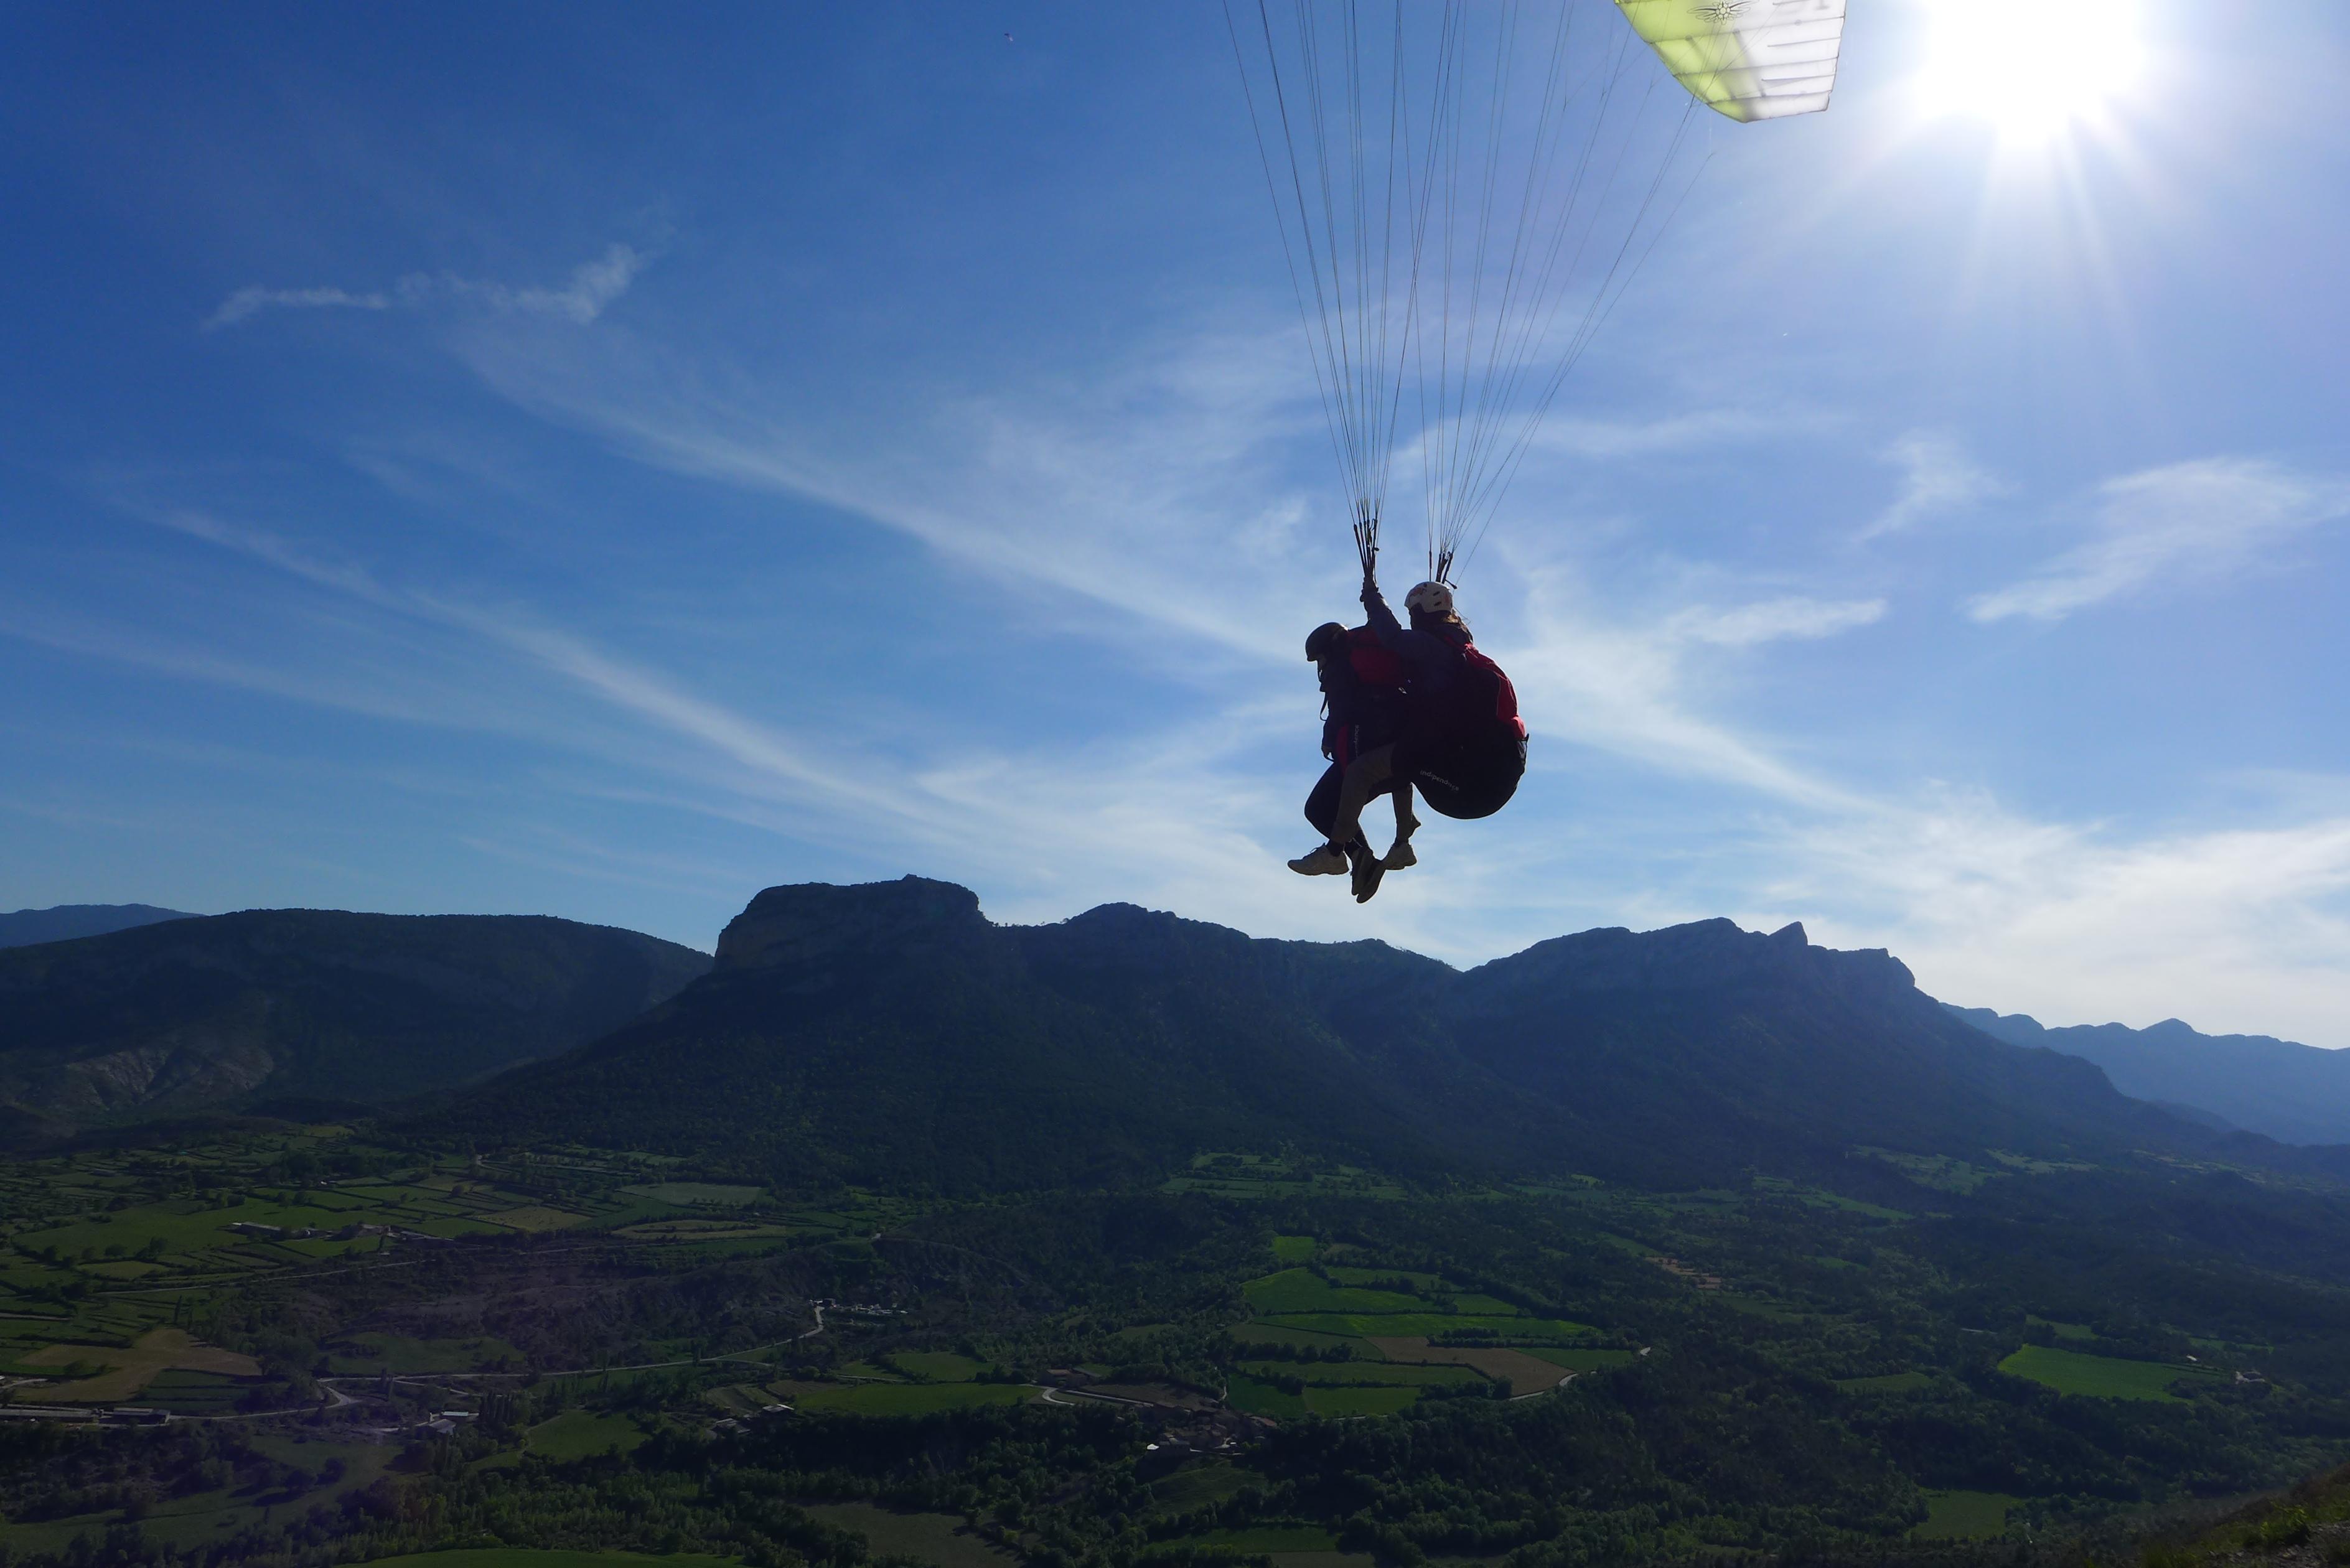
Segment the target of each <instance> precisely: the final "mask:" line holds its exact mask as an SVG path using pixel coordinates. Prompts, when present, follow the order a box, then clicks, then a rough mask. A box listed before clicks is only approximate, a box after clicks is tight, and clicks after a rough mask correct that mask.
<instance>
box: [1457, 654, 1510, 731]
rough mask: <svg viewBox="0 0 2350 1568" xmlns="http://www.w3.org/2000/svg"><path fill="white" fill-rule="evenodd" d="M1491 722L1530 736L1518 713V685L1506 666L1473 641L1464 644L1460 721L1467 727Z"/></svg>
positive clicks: (1476, 726)
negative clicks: (1497, 661)
mask: <svg viewBox="0 0 2350 1568" xmlns="http://www.w3.org/2000/svg"><path fill="white" fill-rule="evenodd" d="M1488 721H1490V722H1492V723H1494V724H1497V725H1500V726H1501V727H1502V728H1503V729H1506V730H1508V731H1510V732H1512V733H1513V734H1515V735H1516V736H1517V738H1518V739H1519V740H1521V741H1523V740H1524V739H1525V738H1526V722H1525V721H1524V720H1523V719H1522V718H1520V717H1518V689H1517V688H1516V687H1514V686H1513V685H1511V684H1510V678H1509V676H1508V675H1507V674H1505V673H1504V672H1503V670H1502V667H1501V666H1500V665H1498V664H1496V663H1494V662H1493V661H1492V659H1488V658H1486V657H1485V655H1484V654H1483V653H1482V652H1481V651H1479V649H1478V647H1477V645H1476V644H1475V643H1473V642H1464V643H1462V644H1461V700H1460V707H1459V711H1458V718H1457V722H1459V723H1460V725H1461V728H1462V729H1464V730H1468V729H1478V730H1482V729H1483V728H1484V727H1485V725H1486V723H1487V722H1488Z"/></svg>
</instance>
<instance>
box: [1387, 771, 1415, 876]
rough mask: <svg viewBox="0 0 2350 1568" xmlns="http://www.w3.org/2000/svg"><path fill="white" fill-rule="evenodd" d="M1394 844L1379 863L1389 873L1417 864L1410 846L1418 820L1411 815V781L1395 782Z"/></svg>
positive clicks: (1407, 779)
mask: <svg viewBox="0 0 2350 1568" xmlns="http://www.w3.org/2000/svg"><path fill="white" fill-rule="evenodd" d="M1392 793H1393V794H1394V795H1395V842H1394V843H1393V844H1391V845H1389V846H1388V854H1387V858H1386V859H1385V860H1384V861H1382V862H1380V864H1382V865H1383V866H1385V867H1387V868H1388V870H1390V871H1400V870H1402V869H1403V868H1404V867H1408V866H1417V865H1419V855H1418V854H1417V853H1415V852H1414V851H1413V849H1412V846H1411V836H1412V835H1413V834H1414V833H1416V832H1418V831H1419V818H1418V817H1416V816H1414V815H1412V814H1411V780H1410V779H1409V777H1402V778H1399V779H1397V780H1396V781H1395V785H1394V789H1393V792H1392Z"/></svg>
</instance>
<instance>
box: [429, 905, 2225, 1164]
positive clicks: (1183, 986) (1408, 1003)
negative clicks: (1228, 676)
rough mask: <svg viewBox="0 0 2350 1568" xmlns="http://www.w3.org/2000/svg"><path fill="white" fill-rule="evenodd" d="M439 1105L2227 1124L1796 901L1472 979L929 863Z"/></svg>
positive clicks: (1203, 1116) (750, 1117)
mask: <svg viewBox="0 0 2350 1568" xmlns="http://www.w3.org/2000/svg"><path fill="white" fill-rule="evenodd" d="M432 1119H433V1120H434V1121H437V1122H438V1123H440V1124H441V1125H442V1126H444V1127H447V1128H448V1129H450V1130H452V1131H462V1132H463V1133H464V1134H465V1135H467V1136H470V1137H476V1138H482V1139H491V1140H514V1141H523V1140H530V1139H544V1138H549V1137H563V1138H577V1139H579V1140H582V1141H586V1142H590V1143H598V1144H605V1145H618V1146H622V1147H645V1148H650V1149H657V1150H665V1151H669V1152H676V1153H692V1154H696V1155H699V1156H702V1157H704V1158H718V1159H722V1160H727V1161H732V1162H734V1163H738V1164H740V1165H741V1166H742V1167H743V1168H745V1169H746V1170H758V1171H764V1172H766V1173H768V1174H770V1175H771V1176H773V1177H775V1178H776V1179H792V1180H797V1179H826V1178H831V1179H841V1180H847V1181H853V1182H858V1183H871V1184H883V1185H893V1186H927V1187H932V1188H937V1189H944V1190H984V1189H1006V1188H1019V1187H1037V1186H1065V1185H1084V1184H1093V1183H1102V1184H1108V1183H1115V1182H1118V1181H1122V1180H1127V1179H1133V1178H1136V1177H1139V1176H1141V1175H1144V1174H1147V1173H1148V1172H1150V1171H1152V1170H1163V1169H1165V1168H1168V1167H1169V1166H1170V1164H1178V1163H1180V1161H1181V1160H1183V1159H1184V1158H1189V1157H1190V1156H1191V1155H1192V1154H1194V1153H1197V1152H1199V1151H1202V1150H1212V1149H1217V1148H1222V1147H1231V1148H1275V1147H1283V1146H1284V1145H1285V1146H1289V1147H1295V1148H1298V1149H1300V1150H1305V1151H1309V1152H1314V1153H1318V1154H1324V1155H1328V1156H1331V1157H1336V1158H1349V1157H1352V1158H1364V1159H1368V1160H1375V1161H1376V1162H1377V1163H1378V1164H1379V1165H1381V1166H1383V1167H1385V1168H1390V1169H1401V1170H1406V1171H1416V1172H1419V1173H1421V1174H1425V1175H1430V1176H1436V1175H1440V1174H1442V1173H1447V1172H1461V1173H1474V1174H1492V1173H1497V1172H1501V1171H1504V1170H1534V1169H1548V1170H1555V1171H1564V1170H1582V1171H1587V1172H1592V1173H1595V1174H1601V1175H1621V1176H1630V1177H1647V1178H1664V1179H1676V1180H1680V1179H1713V1178H1716V1177H1728V1176H1731V1175H1734V1174H1735V1173H1737V1172H1738V1171H1740V1170H1742V1169H1744V1168H1749V1167H1752V1166H1753V1165H1756V1164H1763V1165H1767V1166H1771V1167H1774V1168H1785V1167H1787V1166H1789V1165H1802V1164H1816V1163H1820V1162H1826V1161H1838V1162H1840V1161H1842V1160H1843V1159H1844V1158H1845V1157H1846V1154H1847V1152H1848V1151H1849V1150H1851V1149H1852V1148H1854V1147H1856V1146H1873V1147H1886V1148H1889V1149H1896V1150H1906V1151H1912V1152H1918V1153H1933V1154H1949V1155H1953V1156H1958V1157H1960V1158H1981V1156H1983V1154H1984V1152H1985V1151H1986V1150H1989V1149H2001V1150H2005V1151H2009V1152H2011V1153H2013V1154H2022V1155H2028V1156H2038V1157H2049V1158H2059V1157H2064V1156H2067V1155H2074V1154H2114V1153H2117V1152H2123V1151H2126V1150H2127V1149H2129V1148H2130V1147H2137V1146H2139V1145H2143V1144H2147V1143H2149V1142H2151V1143H2153V1144H2155V1145H2158V1146H2162V1145H2167V1144H2168V1143H2171V1142H2176V1141H2178V1140H2184V1141H2185V1142H2187V1143H2189V1144H2196V1143H2198V1142H2199V1141H2208V1140H2209V1139H2210V1137H2211V1136H2212V1135H2210V1133H2208V1132H2207V1131H2205V1130H2204V1129H2200V1128H2197V1127H2191V1126H2189V1125H2188V1124H2186V1123H2183V1122H2180V1121H2178V1120H2176V1119H2174V1118H2171V1117H2168V1116H2164V1115H2163V1114H2161V1113H2160V1112H2158V1111H2156V1110H2154V1109H2152V1108H2150V1107H2147V1106H2142V1105H2139V1104H2138V1103H2137V1102H2134V1101H2131V1100H2128V1099H2126V1098H2124V1097H2123V1096H2121V1095H2119V1094H2118V1093H2116V1091H2115V1089H2114V1088H2113V1086H2112V1085H2110V1084H2109V1083H2107V1082H2106V1078H2105V1075H2103V1074H2102V1073H2100V1072H2099V1071H2098V1070H2097V1069H2096V1068H2095V1067H2094V1066H2091V1065H2090V1064H2086V1063H2085V1062H2081V1061H2079V1060H2077V1059H2074V1058H2072V1057H2068V1056H2064V1055H2062V1054H2058V1053H2056V1052H2054V1051H2047V1050H2038V1049H2031V1048H2024V1047H2018V1046H2014V1045H2011V1044H2005V1043H2002V1042H2000V1041H1996V1040H1993V1039H1991V1038H1989V1037H1987V1036H1986V1035H1984V1034H1983V1033H1981V1031H1980V1030H1977V1029H1975V1028H1973V1027H1971V1026H1970V1025H1969V1024H1968V1023H1965V1022H1963V1021H1962V1020H1960V1019H1959V1018H1957V1017H1955V1016H1953V1015H1952V1014H1950V1012H1948V1011H1947V1010H1946V1009H1944V1008H1943V1007H1942V1006H1941V1004H1940V1003H1939V1002H1935V1001H1934V1000H1933V999H1932V998H1930V997H1928V996H1926V995H1925V994H1924V993H1923V992H1919V991H1918V989H1917V987H1916V985H1915V983H1914V982H1913V981H1912V979H1911V977H1910V974H1909V971H1908V970H1907V969H1906V968H1904V967H1903V966H1902V965H1901V964H1900V963H1899V962H1898V961H1895V960H1894V959H1892V958H1891V957H1889V956H1888V955H1887V954H1885V953H1883V952H1836V951H1830V950H1825V949H1821V948H1816V947H1814V946H1812V945H1811V944H1810V943H1809V942H1808V941H1807V940H1805V938H1804V932H1803V929H1802V928H1801V927H1799V926H1791V927H1789V928H1787V929H1784V930H1782V931H1780V932H1778V933H1776V934H1774V935H1771V936H1763V935H1759V934H1756V933H1752V932H1748V931H1743V930H1741V929H1738V928H1737V927H1736V926H1734V925H1732V924H1731V922H1729V921H1727V920H1711V921H1704V922H1700V923H1698V924H1694V925H1689V926H1681V927H1676V928H1673V929H1669V930H1662V931H1651V932H1646V933H1635V932H1631V931H1626V930H1598V931H1586V932H1585V933H1583V934H1581V935H1579V936H1571V937H1561V938H1558V939H1555V940H1551V941H1546V942H1543V943H1541V944H1538V945H1537V946H1535V947H1533V948H1530V949H1528V950H1526V951H1524V952H1522V953H1519V954H1516V955H1514V956H1513V957H1510V958H1506V959H1502V960H1499V961H1494V962H1492V963H1488V964H1484V965H1482V966H1479V967H1478V968H1475V969H1472V970H1470V971H1465V972H1464V971H1456V970H1453V969H1451V968H1450V967H1448V966H1446V965H1444V964H1441V963H1438V962H1436V961H1433V960H1430V959H1425V958H1420V957H1418V956H1415V955H1413V954H1410V953H1406V952H1401V951H1399V950H1395V949H1392V948H1389V947H1388V946H1386V945H1384V944H1382V943H1378V942H1368V941H1366V942H1350V943H1337V944H1329V943H1314V942H1292V941H1274V940H1254V939H1251V938H1249V937H1247V936H1244V935H1243V934H1242V933H1240V932H1238V931H1233V930H1228V929H1223V928H1222V927H1218V926H1211V925H1206V924H1202V923H1200V922H1197V921H1191V920H1184V919H1178V918H1176V917H1174V916H1172V915H1167V914H1157V913H1151V912H1149V911H1145V910H1142V909H1136V908H1133V907H1132V906H1128V905H1108V906H1105V907H1103V908H1101V909H1094V910H1092V911H1090V912H1088V913H1087V914H1084V915H1080V916H1078V917H1076V919H1071V920H1068V921H1066V922H1063V923H1060V924H1057V925H1048V926H1029V927H1021V926H998V925H995V924H993V923H991V922H990V921H988V920H987V919H985V918H984V917H983V915H982V914H981V913H980V909H979V902H978V899H977V898H976V897H974V896H973V895H972V893H971V892H969V891H968V890H966V889H964V888H957V887H953V886H951V885H950V884H946V883H941V882H934V881H926V880H922V879H920V878H915V877H909V878H907V879H905V880H904V881H901V882H894V883H877V884H868V885H865V886H860V887H847V888H842V887H831V886H824V885H811V886H803V887H787V888H769V889H767V890H766V891H765V892H763V893H761V894H760V895H759V896H758V897H757V898H754V900H752V902H751V904H750V906H749V907H748V908H747V909H744V910H743V913H742V915H740V916H739V917H737V918H736V919H735V920H734V921H733V923H732V924H731V925H729V926H728V927H727V929H726V931H725V934H724V935H723V937H722V938H721V939H720V940H719V944H718V961H717V963H716V965H715V967H714V968H713V969H712V971H711V973H710V974H709V975H708V976H706V977H705V978H703V979H702V980H701V981H696V982H695V983H694V984H693V985H691V986H689V987H687V988H686V989H685V990H684V991H683V992H680V993H679V994H678V995H677V996H675V997H673V998H671V1000H670V1001H668V1002H665V1003H663V1004H662V1005H661V1006H660V1007H658V1008H656V1009H654V1010H653V1011H652V1012H650V1013H648V1014H647V1015H646V1016H645V1017H643V1018H640V1019H638V1020H636V1021H635V1022H633V1023H629V1024H628V1025H627V1026H625V1027H623V1028H621V1029H619V1030H618V1031H617V1032H615V1033H613V1034H611V1035H609V1036H608V1037H607V1038H605V1039H603V1040H600V1041H598V1042H596V1043H595V1044H591V1045H588V1046H587V1047H584V1048H583V1049H581V1050H579V1051H577V1052H574V1053H572V1054H568V1055H567V1056H564V1057H561V1058H558V1059H555V1060H550V1061H545V1062H540V1063H536V1064H532V1065H530V1066H527V1067H525V1068H522V1069H519V1070H517V1071H515V1072H514V1073H510V1074H507V1075H504V1076H503V1077H501V1078H499V1079H497V1080H495V1081H494V1082H492V1083H489V1084H485V1085H480V1086H478V1087H476V1088H473V1089H471V1090H467V1091H464V1092H463V1093H462V1094H460V1095H458V1096H455V1097H454V1098H452V1099H451V1100H449V1101H448V1102H447V1103H445V1104H444V1105H442V1106H440V1107H438V1108H437V1109H436V1111H435V1112H434V1113H433V1116H432Z"/></svg>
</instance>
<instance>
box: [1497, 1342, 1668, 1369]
mask: <svg viewBox="0 0 2350 1568" xmlns="http://www.w3.org/2000/svg"><path fill="white" fill-rule="evenodd" d="M1512 1348H1513V1349H1515V1350H1517V1351H1519V1352H1520V1353H1522V1354H1523V1355H1531V1356H1533V1357H1534V1359H1535V1360H1536V1361H1547V1362H1549V1363H1550V1364H1551V1365H1552V1366H1563V1367H1565V1368H1566V1370H1568V1371H1569V1372H1605V1371H1607V1370H1608V1369H1609V1368H1610V1367H1616V1366H1631V1365H1632V1363H1633V1362H1635V1361H1638V1359H1639V1357H1638V1355H1636V1354H1634V1353H1633V1352H1631V1351H1628V1350H1574V1349H1569V1348H1566V1347H1565V1346H1561V1345H1515V1346H1513V1347H1512Z"/></svg>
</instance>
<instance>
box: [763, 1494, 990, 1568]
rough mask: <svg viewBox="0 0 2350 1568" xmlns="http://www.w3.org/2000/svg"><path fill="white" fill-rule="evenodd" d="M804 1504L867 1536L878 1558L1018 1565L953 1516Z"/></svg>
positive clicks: (952, 1567)
mask: <svg viewBox="0 0 2350 1568" xmlns="http://www.w3.org/2000/svg"><path fill="white" fill-rule="evenodd" d="M803 1506H805V1507H806V1510H807V1511H808V1512H810V1513H812V1514H814V1515H816V1518H818V1519H821V1520H823V1521H825V1522H826V1523H827V1524H829V1525H833V1526H835V1527H837V1528H838V1529H841V1530H849V1531H854V1532H857V1533H858V1534H859V1535H862V1536H863V1537H865V1541H866V1544H867V1545H868V1546H870V1547H871V1548H872V1549H873V1552H874V1554H875V1555H876V1556H881V1557H911V1558H913V1559H914V1560H916V1561H917V1562H920V1563H935V1564H937V1568H1011V1564H1012V1563H1014V1561H1015V1559H1014V1558H1013V1557H1012V1556H1011V1555H1010V1554H1008V1553H1006V1552H1000V1551H998V1550H997V1549H996V1548H995V1547H993V1546H992V1545H990V1544H989V1543H988V1542H985V1541H983V1540H982V1539H980V1537H978V1536H976V1535H973V1534H972V1532H971V1529H970V1527H969V1526H967V1525H966V1524H964V1523H963V1521H962V1520H961V1519H959V1518H958V1517H956V1516H955V1515H953V1514H951V1513H892V1512H891V1511H889V1510H888V1509H886V1508H877V1507H875V1506H874V1505H873V1504H871V1503H869V1502H818V1503H808V1504H805V1505H803Z"/></svg>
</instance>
